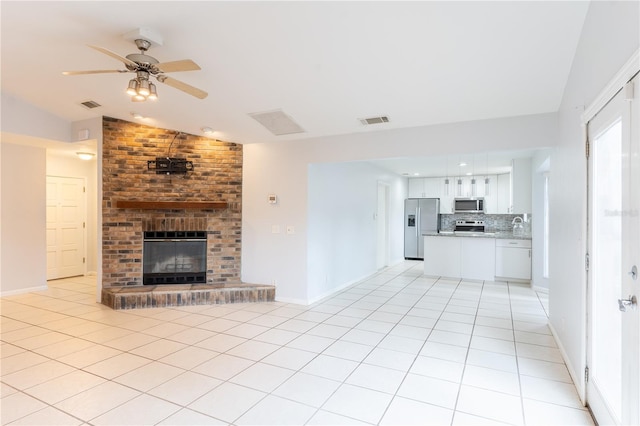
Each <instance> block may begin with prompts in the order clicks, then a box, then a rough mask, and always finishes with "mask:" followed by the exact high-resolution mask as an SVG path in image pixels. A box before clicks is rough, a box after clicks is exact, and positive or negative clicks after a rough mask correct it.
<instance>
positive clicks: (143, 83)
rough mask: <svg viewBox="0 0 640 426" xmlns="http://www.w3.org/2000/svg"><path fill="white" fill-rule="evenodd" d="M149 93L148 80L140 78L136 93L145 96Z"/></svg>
mask: <svg viewBox="0 0 640 426" xmlns="http://www.w3.org/2000/svg"><path fill="white" fill-rule="evenodd" d="M150 93H151V90H149V80H140V84H139V85H138V94H139V95H142V96H144V97H145V98H146V97H147V96H149V94H150Z"/></svg>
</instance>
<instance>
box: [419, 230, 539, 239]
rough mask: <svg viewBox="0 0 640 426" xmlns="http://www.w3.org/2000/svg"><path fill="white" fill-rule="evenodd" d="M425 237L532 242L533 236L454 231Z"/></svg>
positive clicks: (430, 233) (426, 234) (434, 233)
mask: <svg viewBox="0 0 640 426" xmlns="http://www.w3.org/2000/svg"><path fill="white" fill-rule="evenodd" d="M422 236H423V237H467V238H495V239H501V240H530V239H531V234H524V235H514V234H513V232H506V231H502V232H474V233H455V232H454V231H440V232H427V233H425V234H422Z"/></svg>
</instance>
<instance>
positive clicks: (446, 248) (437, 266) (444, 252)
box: [424, 236, 462, 278]
mask: <svg viewBox="0 0 640 426" xmlns="http://www.w3.org/2000/svg"><path fill="white" fill-rule="evenodd" d="M461 253H462V238H456V237H428V236H427V237H424V273H425V274H426V275H434V276H439V277H452V278H458V277H460V272H461V268H460V265H461Z"/></svg>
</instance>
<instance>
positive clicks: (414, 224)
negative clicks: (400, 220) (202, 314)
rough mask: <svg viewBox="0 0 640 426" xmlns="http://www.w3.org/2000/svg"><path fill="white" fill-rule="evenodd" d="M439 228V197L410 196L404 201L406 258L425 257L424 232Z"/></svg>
mask: <svg viewBox="0 0 640 426" xmlns="http://www.w3.org/2000/svg"><path fill="white" fill-rule="evenodd" d="M439 230H440V199H439V198H408V199H406V200H405V201H404V257H405V259H424V234H427V233H430V232H438V231H439Z"/></svg>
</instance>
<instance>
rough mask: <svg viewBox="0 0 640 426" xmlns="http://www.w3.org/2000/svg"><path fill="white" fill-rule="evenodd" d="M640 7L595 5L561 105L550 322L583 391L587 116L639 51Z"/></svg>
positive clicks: (552, 191) (554, 182)
mask: <svg viewBox="0 0 640 426" xmlns="http://www.w3.org/2000/svg"><path fill="white" fill-rule="evenodd" d="M639 5H640V3H639V2H636V1H633V2H624V1H620V2H608V1H595V2H592V3H591V5H590V7H589V12H588V14H587V17H586V20H585V23H584V27H583V30H582V35H581V37H580V42H579V44H578V48H577V51H576V55H575V57H574V61H573V65H572V68H571V72H570V74H569V78H568V81H567V86H566V87H565V92H564V96H563V99H562V103H561V106H560V110H559V132H560V144H559V146H558V147H557V149H555V150H554V151H553V153H552V156H551V172H550V179H551V181H552V185H551V187H550V198H551V206H550V214H551V218H550V234H551V246H550V257H551V263H550V281H549V306H550V315H549V319H550V324H551V326H552V329H553V331H554V334H555V335H556V338H557V340H558V342H559V343H560V346H561V350H562V351H563V352H564V355H565V361H566V362H567V366H568V367H569V369H570V372H571V374H572V375H573V378H574V381H575V383H576V386H577V387H578V391H579V392H580V393H581V395H583V396H584V375H583V374H582V371H583V370H584V366H585V350H586V340H585V339H586V331H585V327H586V326H585V324H586V311H585V306H586V293H585V291H586V290H585V289H586V275H585V272H584V256H585V251H586V246H585V235H586V231H585V230H586V219H585V212H586V197H585V192H586V159H585V155H584V136H583V130H582V128H581V122H580V114H581V113H582V111H583V109H584V107H585V106H586V105H589V103H591V102H592V101H593V100H594V99H595V97H596V96H597V95H598V93H599V92H600V91H601V90H603V89H604V87H605V85H606V84H607V83H608V82H609V81H610V80H611V79H612V78H613V76H614V75H615V74H616V72H617V71H618V70H619V69H620V68H621V67H622V65H624V64H625V62H626V61H627V60H628V59H629V58H630V57H631V55H632V54H633V52H635V51H636V50H637V49H638V46H639V40H640V30H639V26H640V24H639V22H640V21H639V19H638V17H639V16H640V10H639ZM534 220H535V217H534Z"/></svg>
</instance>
